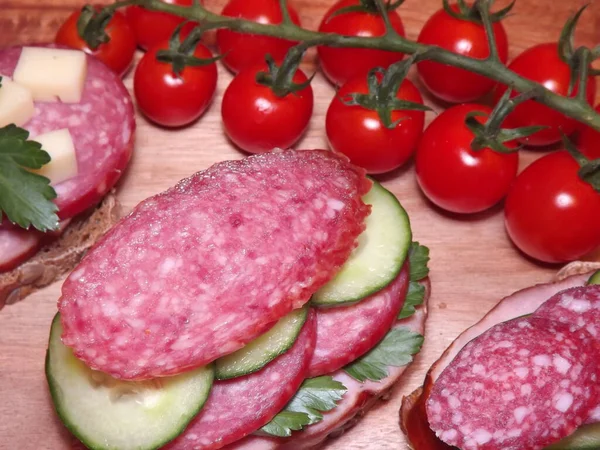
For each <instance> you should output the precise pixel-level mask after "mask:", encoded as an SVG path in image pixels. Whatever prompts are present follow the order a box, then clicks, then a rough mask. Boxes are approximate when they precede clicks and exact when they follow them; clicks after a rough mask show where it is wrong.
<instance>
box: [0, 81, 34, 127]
mask: <svg viewBox="0 0 600 450" xmlns="http://www.w3.org/2000/svg"><path fill="white" fill-rule="evenodd" d="M0 76H2V87H0V128H2V127H5V126H6V125H8V124H11V123H14V124H15V125H16V126H18V127H20V126H21V125H24V124H25V123H27V122H28V121H29V119H31V117H33V114H34V113H35V107H34V106H33V98H32V97H31V92H29V90H28V89H27V88H25V87H23V86H21V85H20V84H17V83H15V82H13V81H11V79H10V78H9V77H5V76H4V75H0Z"/></svg>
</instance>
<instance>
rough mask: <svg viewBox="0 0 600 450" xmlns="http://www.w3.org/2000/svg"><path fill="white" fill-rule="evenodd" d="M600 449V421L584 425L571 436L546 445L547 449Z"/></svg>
mask: <svg viewBox="0 0 600 450" xmlns="http://www.w3.org/2000/svg"><path fill="white" fill-rule="evenodd" d="M598 449H600V423H593V424H590V425H584V426H582V427H581V428H579V429H578V430H577V431H576V432H575V433H573V434H572V435H571V436H568V437H566V438H564V439H563V440H562V441H560V442H557V443H556V444H552V445H551V446H550V447H546V450H598Z"/></svg>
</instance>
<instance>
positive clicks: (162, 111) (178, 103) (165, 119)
mask: <svg viewBox="0 0 600 450" xmlns="http://www.w3.org/2000/svg"><path fill="white" fill-rule="evenodd" d="M168 47H169V43H168V40H166V41H163V42H162V43H161V44H158V45H155V46H154V47H152V48H150V50H148V52H147V53H146V54H145V55H144V56H143V57H142V59H141V60H140V63H139V64H138V66H137V68H136V70H135V76H134V78H133V90H134V93H135V98H136V100H137V104H138V107H139V108H140V110H141V111H142V112H143V113H144V114H145V115H146V116H147V117H148V118H149V119H150V120H152V121H154V122H156V123H157V124H159V125H163V126H166V127H180V126H183V125H187V124H189V123H191V122H193V121H194V120H196V119H197V118H198V117H200V116H201V115H202V113H204V111H206V109H207V108H208V106H209V105H210V102H211V100H212V98H213V95H214V93H215V89H216V87H217V66H216V64H215V63H214V62H213V63H211V64H208V65H206V66H186V67H185V68H184V69H183V71H182V72H181V73H180V74H179V75H176V74H175V73H174V72H173V66H172V65H171V64H169V63H164V62H160V61H157V59H156V53H157V52H158V51H159V50H161V49H166V48H168ZM194 56H196V57H197V58H201V59H209V58H212V54H211V52H210V50H208V49H207V48H206V47H205V46H204V45H202V44H198V46H197V47H196V49H195V51H194Z"/></svg>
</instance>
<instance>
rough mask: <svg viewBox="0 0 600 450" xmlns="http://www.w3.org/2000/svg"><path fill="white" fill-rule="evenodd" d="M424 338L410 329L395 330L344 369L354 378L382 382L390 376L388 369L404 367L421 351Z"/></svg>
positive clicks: (400, 328)
mask: <svg viewBox="0 0 600 450" xmlns="http://www.w3.org/2000/svg"><path fill="white" fill-rule="evenodd" d="M422 345H423V336H421V335H420V334H418V333H415V332H413V331H411V330H409V329H408V328H405V327H399V328H393V329H392V330H390V331H389V332H388V334H386V335H385V337H384V338H383V339H382V341H381V342H380V343H379V344H377V346H376V347H374V348H373V349H372V350H371V351H370V352H369V353H367V354H366V355H364V356H362V357H361V358H358V359H357V360H356V361H354V362H353V363H350V364H348V365H347V366H346V367H344V370H345V371H346V373H347V374H348V375H350V376H351V377H352V378H354V379H356V380H358V381H360V382H361V383H362V382H364V381H365V380H372V381H380V380H383V379H384V378H385V377H387V376H388V367H389V366H393V367H402V366H405V365H407V364H409V363H410V362H411V361H412V360H413V355H415V354H417V353H418V352H419V350H421V346H422Z"/></svg>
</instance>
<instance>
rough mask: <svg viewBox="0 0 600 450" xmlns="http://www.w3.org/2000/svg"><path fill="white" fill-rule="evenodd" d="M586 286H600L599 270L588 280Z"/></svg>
mask: <svg viewBox="0 0 600 450" xmlns="http://www.w3.org/2000/svg"><path fill="white" fill-rule="evenodd" d="M587 284H588V285H590V284H600V270H596V271H595V272H594V273H593V275H592V276H591V277H590V279H589V280H588V281H587Z"/></svg>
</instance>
